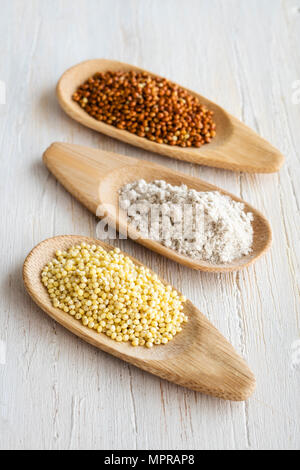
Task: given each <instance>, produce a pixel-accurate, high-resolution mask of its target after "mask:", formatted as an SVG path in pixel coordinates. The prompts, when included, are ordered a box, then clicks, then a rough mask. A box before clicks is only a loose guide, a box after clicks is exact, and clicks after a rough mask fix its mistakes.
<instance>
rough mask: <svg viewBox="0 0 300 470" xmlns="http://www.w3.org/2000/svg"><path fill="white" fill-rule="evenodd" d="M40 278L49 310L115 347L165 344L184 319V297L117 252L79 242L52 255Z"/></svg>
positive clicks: (185, 319)
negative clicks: (68, 317) (107, 339)
mask: <svg viewBox="0 0 300 470" xmlns="http://www.w3.org/2000/svg"><path fill="white" fill-rule="evenodd" d="M41 277H42V283H43V284H44V286H45V287H46V289H47V291H48V293H49V296H50V298H51V302H52V304H53V306H54V307H56V308H59V309H60V310H62V311H64V312H66V313H68V314H69V315H71V316H73V317H74V318H76V320H79V321H81V322H82V324H83V325H85V326H86V327H87V328H90V329H93V330H95V331H97V332H98V333H105V334H106V335H107V336H109V337H110V338H111V339H113V340H115V341H117V342H130V343H131V344H132V346H146V347H147V348H152V347H153V345H159V344H167V343H168V342H169V341H170V340H172V339H173V337H174V336H175V335H176V334H177V333H179V332H180V331H181V330H182V326H181V325H182V323H183V322H187V320H188V319H187V316H186V315H185V314H184V312H183V308H184V307H183V304H184V302H185V301H186V299H185V297H184V296H181V295H180V294H178V292H176V291H175V290H173V288H172V287H171V286H165V285H164V284H163V283H162V282H161V281H160V280H159V279H158V277H157V275H156V274H153V273H151V272H150V270H149V269H147V268H144V267H143V266H137V265H135V264H134V263H133V262H132V261H131V259H130V258H129V257H127V256H125V255H123V254H122V253H120V250H119V249H118V248H115V249H114V250H112V251H109V252H108V251H106V250H104V249H103V248H102V247H101V246H98V245H88V244H86V243H81V244H80V245H75V246H72V247H71V248H70V249H69V250H68V251H62V252H61V251H57V252H56V257H55V258H54V259H52V261H50V262H49V263H48V264H47V265H46V266H45V267H44V268H43V270H42V273H41Z"/></svg>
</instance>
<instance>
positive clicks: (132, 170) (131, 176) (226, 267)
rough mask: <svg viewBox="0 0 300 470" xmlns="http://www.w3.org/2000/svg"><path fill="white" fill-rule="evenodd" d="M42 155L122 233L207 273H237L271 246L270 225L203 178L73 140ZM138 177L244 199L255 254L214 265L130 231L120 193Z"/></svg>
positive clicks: (72, 189) (80, 196)
mask: <svg viewBox="0 0 300 470" xmlns="http://www.w3.org/2000/svg"><path fill="white" fill-rule="evenodd" d="M43 158H44V162H45V164H46V166H47V167H48V168H49V170H50V171H51V172H52V173H53V174H54V175H55V177H56V178H57V179H58V180H59V181H60V182H61V183H62V184H63V185H64V186H65V187H66V188H67V189H68V191H70V192H71V193H72V194H73V195H74V196H75V197H76V198H77V199H79V200H80V201H81V202H82V203H83V204H84V205H85V206H86V207H87V208H88V209H89V210H91V211H92V212H93V213H94V214H96V215H98V216H100V217H106V220H107V221H108V223H110V224H111V225H112V226H116V228H117V229H118V230H119V231H120V232H122V233H123V234H124V233H125V234H127V233H128V234H129V235H130V237H131V238H133V239H134V240H136V241H137V242H138V243H140V244H141V245H143V246H145V247H147V248H149V249H151V250H153V251H156V252H157V253H159V254H161V255H163V256H166V257H167V258H170V259H172V260H173V261H176V262H178V263H180V264H183V265H185V266H188V267H190V268H193V269H197V270H200V271H209V272H229V271H236V270H239V269H242V268H245V267H247V266H249V265H250V264H252V263H253V262H255V261H256V260H257V259H258V258H260V257H261V256H262V255H263V254H264V253H265V252H266V251H267V249H268V248H269V247H270V245H271V240H272V233H271V228H270V224H269V222H268V221H267V219H266V218H265V217H264V216H263V215H262V214H261V213H260V212H259V211H257V210H256V209H254V208H253V207H252V206H250V205H249V204H247V203H246V202H245V201H243V200H241V199H239V198H237V197H236V196H234V195H232V194H230V193H228V192H227V191H224V190H223V189H220V188H218V187H217V186H214V185H212V184H209V183H206V182H205V181H203V180H200V179H199V178H195V177H192V176H188V175H186V174H184V173H180V172H177V171H173V170H171V169H169V168H166V167H163V166H161V165H157V164H154V163H151V162H147V161H143V160H138V159H135V158H131V157H126V156H124V155H118V154H115V153H111V152H105V151H102V150H96V149H91V148H88V147H82V146H79V145H74V144H62V143H55V144H52V145H51V146H50V147H49V148H48V149H47V150H46V152H45V153H44V157H43ZM138 179H144V180H146V181H147V182H151V181H153V180H156V179H164V180H165V181H167V182H168V183H170V184H172V185H181V184H183V183H184V184H186V185H187V186H188V187H189V188H190V189H195V190H197V191H219V192H220V193H221V194H224V195H227V196H230V197H231V198H232V199H234V200H235V201H239V202H242V203H244V204H245V211H247V212H252V213H253V215H254V220H253V231H254V237H253V247H252V252H251V253H250V254H249V255H247V256H244V257H242V258H240V259H237V260H235V261H233V262H231V263H228V264H212V263H209V262H207V261H203V260H198V259H192V258H189V257H187V256H184V255H182V254H180V253H178V252H176V251H175V250H172V249H170V248H167V247H165V246H164V245H162V244H161V243H159V242H157V241H154V240H150V239H143V238H141V237H140V236H139V234H138V233H137V232H136V231H134V230H131V231H130V233H129V231H128V224H127V216H126V214H125V213H124V212H123V211H121V210H119V201H118V191H119V189H120V188H121V187H122V186H123V185H124V184H127V183H132V182H134V181H136V180H138Z"/></svg>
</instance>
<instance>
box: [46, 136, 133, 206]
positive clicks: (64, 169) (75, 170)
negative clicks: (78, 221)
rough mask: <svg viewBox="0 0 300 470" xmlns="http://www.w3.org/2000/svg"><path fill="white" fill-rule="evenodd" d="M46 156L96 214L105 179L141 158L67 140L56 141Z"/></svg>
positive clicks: (49, 165) (58, 175)
mask: <svg viewBox="0 0 300 470" xmlns="http://www.w3.org/2000/svg"><path fill="white" fill-rule="evenodd" d="M99 156H100V158H99ZM43 160H44V163H45V165H46V166H47V168H48V169H49V170H50V171H51V173H53V174H54V176H55V177H56V178H57V179H58V181H59V182H60V183H61V184H62V185H63V186H64V187H65V188H66V189H67V190H68V191H69V192H70V193H71V194H73V196H74V197H76V198H77V199H79V201H80V202H81V203H82V204H83V205H84V206H86V207H87V208H88V209H89V210H90V211H91V212H93V213H94V214H96V211H97V207H98V206H99V183H100V182H101V180H102V179H103V178H104V177H105V176H106V175H107V174H108V173H110V172H111V171H113V170H115V169H119V168H121V167H124V166H129V165H136V164H137V163H138V162H139V160H137V159H136V158H131V157H126V156H123V155H118V154H115V153H111V152H105V151H104V150H96V149H92V148H88V147H83V146H81V145H72V144H64V143H53V144H52V145H51V146H50V147H49V148H48V149H47V150H46V151H45V153H44V155H43Z"/></svg>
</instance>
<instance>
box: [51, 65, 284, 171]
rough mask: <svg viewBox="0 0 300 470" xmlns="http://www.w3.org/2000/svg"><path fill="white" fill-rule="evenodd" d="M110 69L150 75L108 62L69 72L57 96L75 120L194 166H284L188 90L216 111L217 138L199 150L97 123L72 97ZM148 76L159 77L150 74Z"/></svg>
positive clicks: (247, 133)
mask: <svg viewBox="0 0 300 470" xmlns="http://www.w3.org/2000/svg"><path fill="white" fill-rule="evenodd" d="M109 70H110V71H115V72H116V71H123V72H128V71H130V70H135V71H138V72H147V71H145V70H143V69H141V68H139V67H135V66H133V65H129V64H125V63H122V62H117V61H113V60H106V59H95V60H88V61H85V62H82V63H80V64H78V65H75V66H74V67H72V68H70V69H68V70H67V71H66V72H65V73H64V74H63V75H62V77H61V78H60V80H59V82H58V84H57V97H58V101H59V103H60V105H61V107H62V108H63V110H64V111H65V112H66V113H67V114H68V115H69V116H70V117H71V118H72V119H75V120H76V121H78V122H80V123H81V124H83V125H84V126H87V127H89V128H91V129H94V130H96V131H98V132H101V133H103V134H106V135H108V136H110V137H113V138H115V139H119V140H121V141H123V142H126V143H128V144H131V145H135V146H137V147H142V148H144V149H146V150H149V151H152V152H156V153H159V154H162V155H166V156H168V157H172V158H176V159H179V160H185V161H188V162H192V163H197V164H201V165H208V166H213V167H217V168H225V169H228V170H234V171H245V172H250V173H273V172H276V171H279V169H280V167H281V166H282V164H283V161H284V158H283V156H282V154H281V153H280V152H279V151H278V150H277V149H275V148H274V147H273V146H272V145H271V144H269V143H268V142H267V141H266V140H264V139H262V138H261V137H260V136H259V135H257V134H256V133H255V132H254V131H253V130H252V129H250V128H249V127H247V126H246V125H245V124H243V123H242V122H241V121H239V120H238V119H236V118H235V117H233V116H231V115H230V114H229V113H227V112H226V111H225V110H224V109H222V108H221V107H220V106H218V105H217V104H215V103H214V102H212V101H210V100H208V99H207V98H205V97H204V96H201V95H199V94H198V93H195V92H193V91H191V90H188V91H189V93H191V94H192V95H193V96H195V97H196V98H198V99H199V101H200V103H202V104H204V105H206V106H207V107H208V108H209V109H210V110H211V111H213V112H214V121H215V123H216V126H217V135H216V137H214V138H213V139H212V141H211V142H210V143H209V144H206V145H203V146H202V147H200V148H191V147H190V148H181V147H177V146H170V145H166V144H158V143H156V142H151V141H150V140H148V139H146V138H144V137H138V136H137V135H135V134H132V133H130V132H128V131H125V130H120V129H118V128H116V127H114V126H111V125H108V124H105V123H104V122H100V121H97V120H96V119H94V118H93V117H91V116H90V115H89V114H88V113H87V112H86V111H84V110H83V109H82V108H81V107H80V106H79V105H78V103H76V102H75V101H73V99H72V95H73V93H74V92H75V91H76V90H77V88H78V87H79V86H80V85H81V84H82V83H83V82H85V80H87V79H88V78H89V77H91V76H93V75H94V74H95V73H96V72H106V71H109ZM147 73H148V74H150V75H152V76H157V75H155V74H153V73H150V72H147Z"/></svg>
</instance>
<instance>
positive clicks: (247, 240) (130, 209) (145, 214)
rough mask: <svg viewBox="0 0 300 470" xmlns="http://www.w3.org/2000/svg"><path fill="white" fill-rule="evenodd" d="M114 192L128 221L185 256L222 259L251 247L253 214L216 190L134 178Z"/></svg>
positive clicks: (218, 261)
mask: <svg viewBox="0 0 300 470" xmlns="http://www.w3.org/2000/svg"><path fill="white" fill-rule="evenodd" d="M119 197H120V199H119V204H120V207H121V209H123V210H124V211H126V212H127V218H128V223H129V227H131V228H133V229H135V230H137V231H138V232H139V234H140V236H142V237H143V238H150V239H153V240H156V241H159V242H160V243H162V244H163V245H164V246H166V247H168V248H171V249H173V250H176V251H177V252H178V253H180V254H182V255H185V256H187V257H189V258H192V259H201V260H205V261H208V262H210V263H213V264H223V263H230V262H232V261H234V260H236V259H239V258H242V257H243V256H245V255H248V254H249V253H251V251H252V249H251V247H252V243H253V228H252V220H253V214H252V213H251V212H248V213H247V212H245V211H244V208H245V206H244V204H242V203H240V202H236V201H234V200H233V199H231V198H230V197H228V196H223V195H222V194H220V193H219V192H217V191H210V192H198V191H196V190H194V189H188V187H187V186H185V185H181V186H172V185H171V184H169V183H167V182H166V181H163V180H156V181H153V182H151V183H146V181H144V180H139V181H135V182H133V183H130V184H126V185H125V186H123V187H122V188H121V189H120V191H119Z"/></svg>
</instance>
